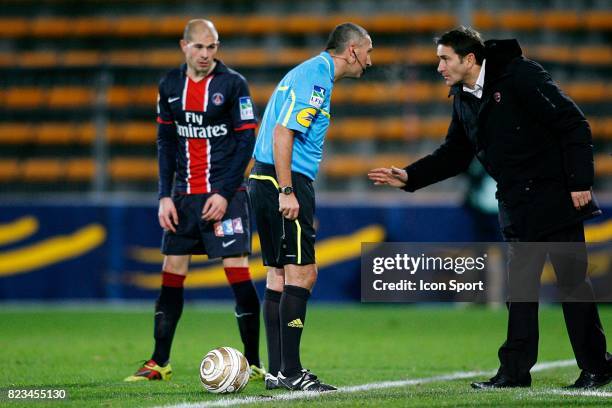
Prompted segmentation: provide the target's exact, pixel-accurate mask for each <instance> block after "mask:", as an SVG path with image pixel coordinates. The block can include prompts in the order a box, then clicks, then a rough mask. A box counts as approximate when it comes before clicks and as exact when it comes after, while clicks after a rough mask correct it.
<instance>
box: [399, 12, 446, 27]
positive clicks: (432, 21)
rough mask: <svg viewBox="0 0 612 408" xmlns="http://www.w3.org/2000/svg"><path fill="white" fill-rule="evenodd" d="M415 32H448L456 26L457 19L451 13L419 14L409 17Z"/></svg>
mask: <svg viewBox="0 0 612 408" xmlns="http://www.w3.org/2000/svg"><path fill="white" fill-rule="evenodd" d="M410 18H411V20H412V23H413V24H412V25H411V26H412V28H413V29H414V30H415V31H439V30H448V28H449V27H455V26H456V25H457V17H456V16H455V15H454V14H451V13H442V12H437V13H435V12H434V13H421V14H415V15H411V16H410Z"/></svg>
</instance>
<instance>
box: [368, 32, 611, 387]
mask: <svg viewBox="0 0 612 408" xmlns="http://www.w3.org/2000/svg"><path fill="white" fill-rule="evenodd" d="M436 44H437V54H438V57H439V59H440V63H439V65H438V72H439V73H440V74H442V76H443V77H444V80H445V82H446V84H447V85H448V86H449V87H450V95H453V97H454V101H453V115H452V120H451V123H450V126H449V129H448V133H447V135H446V139H445V141H444V143H443V144H442V145H441V146H440V147H439V148H438V149H437V150H435V151H434V152H433V153H432V154H430V155H428V156H426V157H424V158H422V159H420V160H418V161H417V162H415V163H413V164H411V165H409V166H407V167H405V168H404V169H400V168H396V167H391V168H378V169H373V170H371V171H370V172H369V174H368V177H369V178H370V179H371V180H372V181H374V184H376V185H390V186H393V187H398V188H401V189H403V190H405V191H409V192H414V191H416V190H418V189H420V188H423V187H425V186H428V185H430V184H433V183H436V182H438V181H441V180H444V179H447V178H449V177H452V176H455V175H457V174H459V173H461V172H463V171H465V170H466V169H467V168H468V166H469V164H470V162H471V161H472V159H473V157H474V156H476V158H477V159H478V160H479V161H480V162H481V163H482V165H483V166H484V168H485V169H486V171H487V172H488V173H489V174H490V175H491V176H492V177H493V178H494V179H495V181H496V182H497V194H496V196H497V198H498V202H499V209H500V217H499V218H500V228H501V230H502V234H503V236H504V239H505V240H506V241H509V242H535V241H540V242H575V243H584V227H583V224H582V223H583V221H584V220H585V219H588V218H591V217H593V216H595V215H598V214H600V213H601V211H600V209H599V208H598V206H597V204H596V203H595V202H594V200H593V197H592V193H591V186H592V185H593V178H594V170H593V168H594V166H593V151H592V144H591V131H590V128H589V124H588V122H587V121H586V119H585V117H584V115H583V114H582V112H581V111H580V109H579V108H578V107H577V106H576V104H575V103H574V102H573V101H572V100H571V99H570V98H568V97H567V96H566V95H565V94H563V92H562V91H561V90H560V89H559V88H558V87H557V85H556V84H555V83H554V82H553V81H552V79H551V77H550V75H549V74H548V72H546V71H545V70H544V69H543V68H542V66H541V65H539V64H538V63H536V62H534V61H531V60H529V59H527V58H525V57H523V56H522V52H521V48H520V46H519V44H518V42H517V41H516V40H490V41H486V42H484V43H483V42H482V40H481V37H480V34H479V33H478V32H476V31H475V30H473V29H471V28H466V27H459V28H457V29H454V30H452V31H449V32H447V33H445V34H444V35H442V36H441V37H440V38H439V39H437V41H436ZM578 245H581V246H582V248H583V250H584V248H585V247H584V244H578ZM515 255H516V254H515ZM535 258H537V259H532V260H531V261H530V262H531V265H528V267H529V268H530V269H529V270H531V271H534V270H535V269H538V267H539V271H535V273H533V274H532V275H529V278H530V279H529V282H523V281H521V282H519V284H525V285H527V286H531V287H535V288H537V285H538V283H539V273H540V272H541V268H542V266H543V264H544V261H545V258H546V254H542V256H538V257H535ZM552 258H553V257H552V256H551V260H552V261H553V264H554V266H555V272H556V273H557V275H558V276H559V275H560V270H561V269H563V265H562V263H561V262H555V259H552ZM519 264H520V265H519ZM524 264H525V261H524V260H523V259H519V258H518V257H516V256H515V257H514V258H513V257H511V258H510V261H509V265H508V269H509V282H510V285H511V286H512V280H513V276H514V279H515V283H516V276H517V275H519V274H520V276H521V279H523V278H524V277H525V276H526V275H525V274H524V268H525V265H524ZM583 269H584V270H583V271H581V272H579V275H580V274H582V276H580V277H579V278H580V279H581V281H582V282H581V283H580V284H581V285H583V286H584V285H586V286H588V281H586V280H585V277H586V267H585V268H583ZM513 272H514V274H513ZM590 289H591V288H590V287H588V291H589V292H590ZM536 291H537V290H536ZM590 293H592V292H590ZM534 300H535V299H534ZM508 310H509V317H508V334H507V339H506V341H505V342H504V344H503V345H502V346H501V348H500V350H499V359H500V363H501V366H500V368H499V371H498V373H497V374H496V375H495V376H494V377H493V378H491V379H490V380H489V381H484V382H477V383H473V384H472V386H473V387H474V388H501V387H519V386H530V385H531V376H530V374H529V370H530V369H531V367H533V365H534V364H535V363H536V360H537V350H538V303H537V302H534V301H531V302H516V301H515V302H512V298H511V299H510V301H509V302H508ZM563 313H564V316H565V321H566V326H567V329H568V333H569V337H570V341H571V343H572V348H573V350H574V354H575V355H576V360H577V362H578V366H579V367H580V368H581V369H582V373H581V375H580V377H579V378H578V380H576V382H575V383H574V384H573V385H572V387H574V388H592V387H598V386H602V385H605V384H607V383H609V382H610V381H611V380H612V361H611V359H610V355H609V354H608V353H607V352H606V339H605V336H604V333H603V328H602V325H601V322H600V320H599V315H598V312H597V307H596V304H595V303H593V302H571V303H570V302H565V303H563Z"/></svg>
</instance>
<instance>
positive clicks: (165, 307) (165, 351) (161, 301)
mask: <svg viewBox="0 0 612 408" xmlns="http://www.w3.org/2000/svg"><path fill="white" fill-rule="evenodd" d="M184 280H185V276H183V275H177V274H174V273H170V272H163V273H162V287H161V293H160V294H159V298H158V299H157V302H155V329H154V331H153V336H154V337H155V350H154V351H153V356H151V359H152V360H154V361H155V362H156V363H157V364H158V365H160V366H165V365H166V363H167V362H168V360H169V359H170V348H171V347H172V339H173V337H174V331H175V330H176V324H177V323H178V321H179V319H180V318H181V313H183V281H184Z"/></svg>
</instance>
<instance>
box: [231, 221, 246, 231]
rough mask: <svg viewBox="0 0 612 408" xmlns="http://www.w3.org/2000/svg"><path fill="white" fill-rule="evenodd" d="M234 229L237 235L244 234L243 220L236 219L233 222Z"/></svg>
mask: <svg viewBox="0 0 612 408" xmlns="http://www.w3.org/2000/svg"><path fill="white" fill-rule="evenodd" d="M232 228H233V229H234V232H235V233H236V234H244V229H243V228H242V218H234V219H233V220H232Z"/></svg>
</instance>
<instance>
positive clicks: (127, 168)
mask: <svg viewBox="0 0 612 408" xmlns="http://www.w3.org/2000/svg"><path fill="white" fill-rule="evenodd" d="M108 172H109V174H110V176H111V178H112V179H115V180H123V181H151V180H156V179H157V161H156V160H155V159H150V158H141V157H116V158H114V159H112V160H111V161H110V163H109V165H108Z"/></svg>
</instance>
